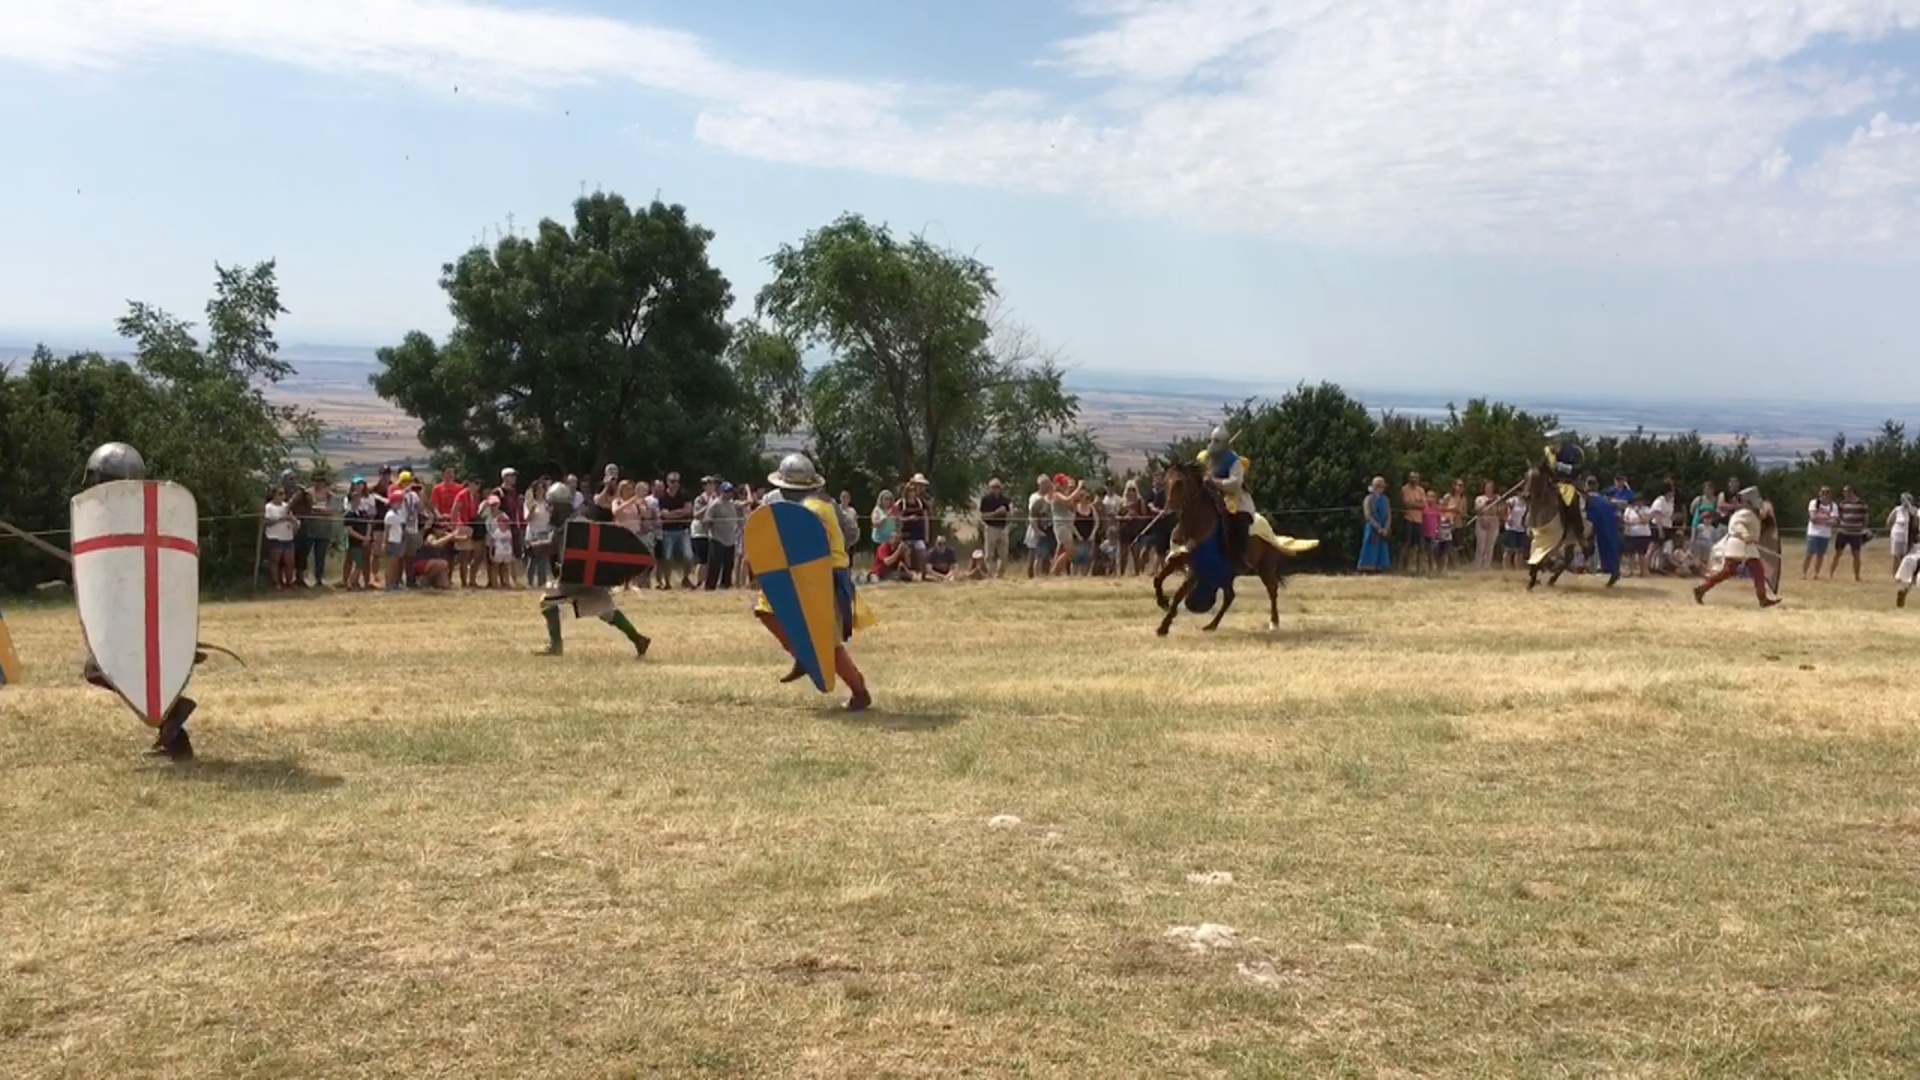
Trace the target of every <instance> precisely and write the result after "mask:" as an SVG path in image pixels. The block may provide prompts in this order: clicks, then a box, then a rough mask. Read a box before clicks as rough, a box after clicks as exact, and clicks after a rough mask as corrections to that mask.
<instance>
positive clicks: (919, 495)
mask: <svg viewBox="0 0 1920 1080" xmlns="http://www.w3.org/2000/svg"><path fill="white" fill-rule="evenodd" d="M894 512H895V513H896V514H897V515H898V516H899V518H900V544H901V546H902V547H904V548H906V550H907V569H909V570H911V571H912V572H913V573H915V574H918V575H920V580H922V581H925V580H926V578H927V545H928V544H929V543H931V542H932V540H933V535H932V533H933V502H932V500H930V499H929V498H928V497H927V478H926V475H925V474H923V473H914V474H913V478H912V479H911V480H908V481H907V483H906V487H905V488H904V489H903V493H902V494H901V496H900V501H899V502H897V503H895V504H894Z"/></svg>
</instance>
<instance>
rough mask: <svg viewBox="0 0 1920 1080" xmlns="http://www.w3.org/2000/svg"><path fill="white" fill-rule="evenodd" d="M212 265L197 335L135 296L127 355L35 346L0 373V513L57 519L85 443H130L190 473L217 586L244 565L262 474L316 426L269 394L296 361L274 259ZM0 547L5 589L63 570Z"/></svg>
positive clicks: (204, 551)
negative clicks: (282, 336) (279, 329)
mask: <svg viewBox="0 0 1920 1080" xmlns="http://www.w3.org/2000/svg"><path fill="white" fill-rule="evenodd" d="M215 272H216V280H215V284H214V296H213V299H212V300H211V301H209V302H208V304H207V309H206V315H207V323H206V327H207V329H206V338H205V342H204V344H203V343H202V342H201V341H199V340H197V339H196V338H195V337H194V326H193V324H192V323H190V322H188V321H186V320H184V319H180V318H177V317H175V316H173V315H170V314H168V313H167V312H165V311H162V310H160V309H158V308H154V307H152V306H150V305H147V304H143V303H138V302H135V303H132V304H130V305H128V310H127V313H126V315H125V316H123V317H122V318H121V319H120V321H119V324H118V325H119V330H120V333H121V336H123V337H125V338H128V339H129V340H131V341H132V342H133V345H134V362H133V363H131V364H128V363H124V362H122V361H118V360H110V359H108V358H106V357H103V356H101V355H99V354H98V353H80V354H76V355H73V356H69V357H66V358H65V359H61V358H58V357H56V356H55V355H54V354H53V352H52V351H51V350H49V349H47V348H46V347H45V346H42V347H40V348H38V349H36V350H35V351H34V354H33V357H32V358H31V359H30V360H29V361H28V362H27V363H26V365H25V366H24V368H22V369H20V370H15V371H4V372H0V517H4V518H6V519H7V520H8V521H11V522H13V523H14V524H16V525H19V526H20V527H22V528H26V529H32V530H36V531H43V530H44V531H52V530H64V529H65V528H66V527H67V525H68V521H67V517H68V509H67V505H68V499H69V498H71V497H72V495H73V493H74V492H75V491H76V490H78V488H79V486H80V482H81V478H82V472H83V470H84V467H85V463H86V458H87V455H88V454H89V453H91V452H92V451H93V449H94V448H95V447H96V446H99V445H100V444H101V443H104V442H112V441H120V442H126V443H130V444H132V445H133V446H134V447H136V448H138V449H139V451H140V453H141V456H142V457H144V458H145V459H146V462H147V471H148V475H150V476H153V477H156V478H160V479H167V480H173V481H176V482H179V483H181V484H184V485H185V486H186V487H187V488H188V489H189V490H191V491H192V492H193V494H194V498H195V500H196V501H197V502H198V503H199V505H200V513H201V515H202V517H204V518H207V519H210V520H206V521H203V522H202V523H201V526H200V548H201V577H202V580H203V581H206V582H208V583H210V584H215V585H219V584H225V583H231V582H235V581H239V580H241V579H243V578H244V577H245V576H246V575H248V574H249V573H250V572H251V567H252V560H253V548H254V539H255V536H256V534H257V532H258V529H259V511H260V503H261V500H262V497H263V493H264V492H265V489H266V486H267V484H268V483H270V482H271V480H272V478H273V477H274V476H275V475H276V474H277V473H278V471H279V470H280V469H281V468H283V467H285V466H287V465H289V464H291V459H292V455H293V451H294V448H295V447H296V446H299V447H305V448H307V449H309V450H310V449H311V448H312V446H313V445H314V443H315V442H316V441H317V440H318V437H319V434H320V425H319V423H318V422H317V421H316V420H314V418H313V417H312V416H311V414H309V413H307V412H305V411H303V410H300V409H296V408H292V407H289V406H284V405H277V404H274V403H273V402H271V401H269V400H268V399H267V396H266V389H267V387H269V386H271V385H272V384H273V383H276V382H278V381H280V380H281V379H284V378H285V377H286V376H288V375H290V374H292V373H293V368H292V367H291V366H290V365H288V364H287V363H286V362H285V361H283V360H280V359H279V357H278V352H279V344H278V343H277V341H276V340H275V338H274V333H273V327H274V322H275V320H276V319H277V318H278V317H279V316H280V315H282V314H284V313H285V309H284V308H283V307H281V305H280V292H279V287H278V285H277V283H276V281H275V267H274V264H273V263H272V262H263V263H259V264H257V265H255V266H252V267H246V268H239V267H233V268H229V267H220V266H216V267H215ZM54 538H55V539H62V537H61V536H58V535H56V536H55V537H54ZM0 556H4V557H3V558H0V587H5V588H8V589H21V588H26V587H28V586H30V585H32V584H35V583H37V582H39V581H42V580H46V579H48V578H51V577H61V576H65V573H66V571H65V567H64V565H62V564H59V563H57V562H55V561H53V560H50V559H47V558H46V557H44V556H41V555H39V554H37V553H33V552H30V551H28V550H27V549H25V548H24V547H23V546H22V545H18V544H13V543H9V544H6V545H0Z"/></svg>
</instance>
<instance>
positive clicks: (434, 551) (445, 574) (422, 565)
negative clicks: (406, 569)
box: [413, 522, 471, 589]
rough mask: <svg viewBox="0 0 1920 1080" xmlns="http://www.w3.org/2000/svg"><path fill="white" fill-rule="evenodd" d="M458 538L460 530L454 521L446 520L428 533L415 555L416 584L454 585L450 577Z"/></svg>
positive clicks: (441, 586)
mask: <svg viewBox="0 0 1920 1080" xmlns="http://www.w3.org/2000/svg"><path fill="white" fill-rule="evenodd" d="M468 531H469V532H470V531H471V530H470V529H469V530H468ZM458 539H459V532H458V531H457V530H456V529H455V528H454V526H453V523H452V522H445V523H443V524H442V525H441V526H440V527H439V528H437V529H435V530H434V531H433V532H431V533H428V534H427V536H426V538H425V539H424V540H422V541H421V543H420V550H419V551H418V552H416V553H415V554H414V557H413V582H414V584H415V585H416V586H421V587H425V588H430V589H445V588H448V587H450V586H451V585H452V581H451V580H450V577H451V574H452V570H453V557H454V550H455V543H456V541H457V540H458Z"/></svg>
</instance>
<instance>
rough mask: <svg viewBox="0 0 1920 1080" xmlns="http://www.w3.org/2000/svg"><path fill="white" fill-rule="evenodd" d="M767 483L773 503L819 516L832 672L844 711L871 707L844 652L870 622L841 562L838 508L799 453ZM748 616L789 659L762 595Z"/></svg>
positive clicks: (790, 677)
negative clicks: (829, 578) (829, 582)
mask: <svg viewBox="0 0 1920 1080" xmlns="http://www.w3.org/2000/svg"><path fill="white" fill-rule="evenodd" d="M767 483H769V484H771V485H773V488H774V491H775V492H777V493H778V499H777V501H781V502H797V503H799V504H801V505H802V506H805V507H806V508H807V509H809V510H811V511H813V512H814V514H815V515H816V516H818V517H819V518H820V524H822V525H824V526H825V527H826V530H827V549H828V551H829V552H830V553H831V555H830V558H831V560H832V564H833V586H834V594H835V604H834V608H835V611H836V613H837V615H838V621H839V624H840V626H839V630H840V640H839V641H837V642H835V643H834V648H833V670H834V674H835V675H836V676H838V677H839V679H840V681H841V682H843V683H846V684H847V689H848V690H849V691H851V692H852V695H853V696H852V697H851V698H850V699H849V700H848V701H847V711H849V712H860V711H862V710H864V709H865V708H866V707H867V706H869V705H871V704H873V696H872V695H871V694H869V693H868V692H867V677H866V676H865V675H864V674H862V673H861V671H860V665H859V664H857V663H855V662H854V659H853V653H852V652H850V651H848V649H847V645H846V643H847V642H849V641H852V640H853V632H854V630H855V629H857V628H858V629H864V628H865V627H867V626H870V625H872V623H873V621H874V620H873V618H872V616H871V614H869V613H868V612H867V611H866V610H865V606H864V605H863V604H862V603H861V602H860V599H859V597H858V595H857V594H856V592H855V591H854V584H853V574H852V572H851V571H850V569H849V567H850V565H851V564H850V562H849V560H848V559H847V542H846V538H845V536H844V535H843V534H842V533H841V531H840V510H839V507H838V506H836V505H835V503H834V502H833V500H832V499H829V498H827V497H826V495H825V493H824V490H823V489H824V488H825V487H826V486H827V482H826V481H825V480H823V479H821V477H820V474H819V473H818V472H816V471H815V470H814V467H813V462H812V461H811V460H810V459H808V457H807V456H806V455H805V454H788V455H787V456H786V457H784V458H782V459H781V461H780V467H779V468H778V469H776V470H774V472H773V473H771V474H770V475H769V476H768V477H767ZM770 498H771V496H770ZM753 614H754V617H755V618H757V619H759V620H760V625H762V626H764V627H766V628H767V632H768V633H770V634H772V635H773V637H774V640H775V641H778V642H779V643H780V647H781V648H782V649H785V650H786V651H787V653H788V655H792V653H793V646H792V645H790V644H788V642H787V635H786V632H785V631H784V630H782V629H781V628H780V622H779V620H778V619H776V618H774V615H773V605H771V604H769V603H768V602H767V597H766V594H765V593H761V594H760V598H759V600H758V601H756V602H755V603H754V605H753ZM806 675H807V673H806V671H805V669H803V668H802V667H801V666H800V664H799V662H798V661H797V660H796V661H795V662H794V665H793V668H792V669H791V670H789V671H788V672H787V673H786V674H785V675H783V676H781V677H780V681H781V682H783V683H790V682H798V681H799V680H801V679H803V678H806Z"/></svg>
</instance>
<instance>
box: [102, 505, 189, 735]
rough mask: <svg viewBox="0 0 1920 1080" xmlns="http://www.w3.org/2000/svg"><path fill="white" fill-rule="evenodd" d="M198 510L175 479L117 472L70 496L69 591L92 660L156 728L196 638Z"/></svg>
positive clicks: (182, 685)
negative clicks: (110, 479)
mask: <svg viewBox="0 0 1920 1080" xmlns="http://www.w3.org/2000/svg"><path fill="white" fill-rule="evenodd" d="M198 517H199V510H198V507H197V506H196V505H195V503H194V501H193V494H192V493H191V492H189V491H188V490H187V489H186V488H183V487H181V486H180V485H179V484H173V483H167V482H163V481H156V480H115V481H113V482H111V483H106V484H96V485H95V486H93V487H90V488H88V489H87V490H85V491H83V492H81V493H80V494H78V495H76V496H74V497H73V594H74V600H75V601H76V602H77V604H78V606H79V608H80V628H81V630H82V631H83V632H84V633H85V634H86V638H87V648H88V649H90V650H92V651H93V659H94V662H95V663H97V664H99V665H100V670H101V672H102V673H103V674H105V675H106V677H107V679H108V681H110V682H112V683H113V687H114V689H115V690H117V691H119V694H120V696H121V697H122V698H124V699H126V702H127V704H128V705H130V706H132V707H133V711H134V712H136V713H138V714H139V715H140V718H141V719H142V720H145V721H146V722H147V723H148V724H149V725H152V726H154V727H158V726H160V722H161V721H162V720H164V719H165V718H166V715H167V710H168V709H171V708H172V707H173V703H174V702H175V701H176V700H178V699H179V697H180V695H181V693H182V692H183V691H185V690H186V688H187V680H188V679H189V678H191V677H192V676H193V654H194V650H195V648H196V643H197V642H198V641H199V640H200V544H199V520H198Z"/></svg>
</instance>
